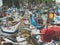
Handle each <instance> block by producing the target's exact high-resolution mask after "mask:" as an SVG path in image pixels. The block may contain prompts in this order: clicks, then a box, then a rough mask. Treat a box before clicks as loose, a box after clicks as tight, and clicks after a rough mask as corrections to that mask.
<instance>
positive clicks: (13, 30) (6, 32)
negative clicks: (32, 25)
mask: <svg viewBox="0 0 60 45" xmlns="http://www.w3.org/2000/svg"><path fill="white" fill-rule="evenodd" d="M19 25H20V22H19V23H18V24H16V25H14V26H11V27H9V28H8V27H3V26H2V27H1V28H2V30H1V34H2V35H4V36H5V35H6V36H10V35H12V34H15V33H17V32H18V27H19Z"/></svg>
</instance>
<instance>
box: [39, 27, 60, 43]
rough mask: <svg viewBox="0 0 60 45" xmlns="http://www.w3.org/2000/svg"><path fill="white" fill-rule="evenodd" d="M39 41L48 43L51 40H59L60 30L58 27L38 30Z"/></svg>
mask: <svg viewBox="0 0 60 45" xmlns="http://www.w3.org/2000/svg"><path fill="white" fill-rule="evenodd" d="M40 33H42V35H41V39H42V41H43V42H50V41H51V40H60V38H59V37H60V28H59V27H58V26H49V27H47V28H44V29H42V30H40Z"/></svg>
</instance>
